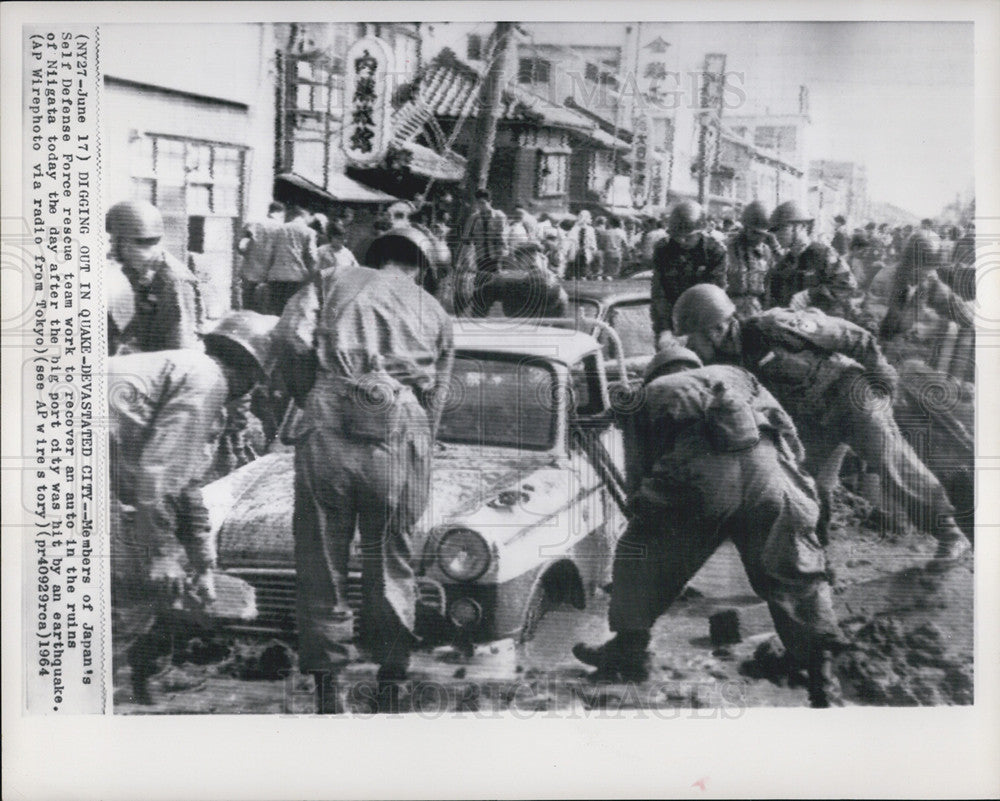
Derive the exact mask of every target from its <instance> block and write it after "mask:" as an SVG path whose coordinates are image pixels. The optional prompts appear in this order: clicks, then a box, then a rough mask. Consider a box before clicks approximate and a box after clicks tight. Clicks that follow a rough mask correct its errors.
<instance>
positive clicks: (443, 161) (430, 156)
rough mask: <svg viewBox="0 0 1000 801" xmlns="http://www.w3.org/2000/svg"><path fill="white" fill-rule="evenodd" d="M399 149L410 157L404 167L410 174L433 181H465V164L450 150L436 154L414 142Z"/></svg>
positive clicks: (406, 143)
mask: <svg viewBox="0 0 1000 801" xmlns="http://www.w3.org/2000/svg"><path fill="white" fill-rule="evenodd" d="M400 147H401V148H402V149H403V150H404V151H406V152H407V153H408V154H409V156H410V159H409V161H408V162H407V165H406V166H407V167H408V168H409V170H410V172H413V173H416V174H417V175H422V176H423V177H425V178H433V179H434V180H435V181H464V180H465V170H466V162H465V159H464V158H462V157H461V156H460V155H458V153H455V152H454V151H451V150H449V151H447V152H446V153H444V154H441V153H436V152H435V151H433V150H431V149H430V148H429V147H424V146H423V145H418V144H417V143H416V142H405V143H403V144H402V145H401V146H400Z"/></svg>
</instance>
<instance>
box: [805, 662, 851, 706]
mask: <svg viewBox="0 0 1000 801" xmlns="http://www.w3.org/2000/svg"><path fill="white" fill-rule="evenodd" d="M843 705H844V697H843V695H842V694H841V692H840V682H839V681H837V677H836V676H834V674H833V657H832V656H831V654H830V652H829V651H823V652H822V653H820V654H819V655H818V656H817V657H815V658H814V659H813V661H812V662H811V663H810V665H809V706H811V707H812V708H813V709H827V708H829V707H831V706H843Z"/></svg>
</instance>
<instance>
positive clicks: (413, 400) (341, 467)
mask: <svg viewBox="0 0 1000 801" xmlns="http://www.w3.org/2000/svg"><path fill="white" fill-rule="evenodd" d="M426 244H427V243H426V240H425V239H424V238H423V237H422V236H420V235H419V232H417V231H416V230H415V229H396V230H392V231H389V232H387V233H386V234H385V235H384V236H382V237H379V238H378V239H376V240H375V241H374V242H373V243H372V245H371V247H370V249H369V251H368V253H367V254H366V259H365V260H366V261H367V263H368V264H370V265H372V266H373V267H375V268H376V269H372V268H369V267H348V268H345V269H342V270H339V271H336V272H335V273H321V274H320V276H319V278H318V280H316V281H313V282H310V283H309V285H308V286H307V287H306V288H304V289H303V290H302V292H300V293H299V294H298V295H297V296H296V297H295V298H293V300H292V302H291V303H290V304H289V306H288V308H287V310H286V312H285V315H284V316H283V318H282V320H281V323H280V325H279V332H278V337H279V341H280V342H281V345H282V354H283V359H282V364H283V366H284V368H285V371H286V374H290V375H291V377H292V380H291V381H290V386H291V385H293V384H294V383H295V382H296V381H298V382H299V384H300V385H299V387H298V389H297V391H296V400H297V402H299V403H300V405H302V406H303V407H304V411H303V418H302V421H301V424H300V425H299V426H298V428H297V431H296V436H297V440H296V443H295V517H294V522H293V534H294V538H295V564H296V581H297V607H296V609H297V620H298V632H299V668H300V670H302V672H304V673H311V674H313V676H314V677H315V681H316V685H315V686H316V702H317V711H318V712H320V713H335V712H339V711H341V710H342V704H341V701H340V699H339V695H338V690H337V679H338V675H339V673H340V671H341V670H342V669H343V667H344V666H345V665H346V664H347V662H348V661H349V659H350V653H349V650H348V648H347V647H346V646H345V645H344V643H343V642H342V641H341V640H340V639H339V638H338V636H337V628H338V622H343V621H344V619H345V618H347V619H349V618H350V608H349V606H348V600H347V599H348V596H347V587H348V573H347V571H348V554H349V552H350V545H351V541H352V540H353V539H354V535H355V531H356V530H357V531H359V533H360V538H361V542H360V553H361V563H362V565H361V599H362V600H361V620H360V623H361V633H362V643H363V644H364V645H365V646H366V648H367V649H368V651H369V652H370V654H371V657H372V659H373V660H374V661H375V662H376V663H378V665H379V669H378V683H379V708H380V709H381V710H383V711H392V710H393V709H395V708H396V707H397V705H398V698H399V693H400V692H401V685H402V683H403V682H404V681H405V679H406V674H407V669H408V665H409V658H410V649H411V647H412V645H413V644H414V643H415V642H416V637H415V635H414V633H413V632H414V626H415V614H416V580H415V570H416V563H415V558H416V554H415V553H414V552H413V542H412V536H413V527H414V525H415V524H416V522H417V520H418V519H419V517H420V515H421V514H422V513H423V511H424V508H425V506H426V504H427V501H428V497H429V493H430V478H431V476H430V469H431V454H432V450H433V443H434V437H435V433H436V431H437V425H438V421H439V419H440V415H441V410H442V405H443V401H444V394H445V391H446V388H447V386H448V381H449V378H450V374H451V364H452V360H453V344H452V328H451V320H450V318H449V317H448V315H447V313H446V312H445V311H444V309H443V308H442V307H441V305H440V304H439V303H438V302H437V301H436V300H435V299H434V298H433V297H431V296H430V295H429V294H428V293H427V292H425V291H424V290H422V289H421V288H420V287H419V286H417V283H416V281H417V279H418V277H419V275H420V274H421V272H422V271H423V270H425V269H426V268H427V265H428V261H429V259H430V254H429V253H428V252H427V248H426ZM304 373H311V374H312V375H313V376H314V382H312V386H311V387H310V386H309V385H308V384H309V382H308V381H306V382H305V383H304V384H303V374H304Z"/></svg>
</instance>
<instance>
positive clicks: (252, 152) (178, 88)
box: [101, 24, 275, 319]
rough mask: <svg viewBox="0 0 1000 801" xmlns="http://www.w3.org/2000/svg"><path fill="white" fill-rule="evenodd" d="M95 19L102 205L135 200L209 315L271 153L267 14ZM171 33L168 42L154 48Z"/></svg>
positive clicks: (268, 177)
mask: <svg viewBox="0 0 1000 801" xmlns="http://www.w3.org/2000/svg"><path fill="white" fill-rule="evenodd" d="M168 27H169V28H170V30H169V31H165V30H164V26H162V25H155V26H154V25H102V26H101V39H102V41H101V44H102V47H101V67H102V72H103V74H104V85H103V96H102V100H101V113H102V122H103V125H104V132H103V134H104V138H103V154H102V161H103V164H102V173H101V175H102V181H103V187H102V191H103V194H104V202H105V208H107V207H108V206H110V205H111V204H113V203H116V202H118V201H120V200H127V199H133V198H135V199H144V200H149V201H150V202H152V203H154V204H155V205H156V206H157V207H158V208H159V209H160V211H161V212H162V213H163V217H164V224H165V228H166V235H165V237H164V244H165V246H166V248H167V250H169V251H170V252H171V253H172V254H174V255H175V256H177V257H178V258H180V259H182V260H184V261H186V262H187V263H188V264H189V266H190V267H191V268H192V269H193V270H194V271H195V273H196V274H197V276H198V279H199V283H200V285H201V289H202V300H203V305H204V311H205V314H206V316H207V317H208V318H209V319H212V318H217V317H219V316H220V315H221V314H223V313H224V312H225V311H226V310H227V309H228V308H229V307H230V304H231V302H232V300H233V297H234V293H235V287H234V281H233V273H234V268H235V264H234V252H235V244H236V239H237V237H238V235H239V231H240V229H241V227H242V224H243V221H244V220H245V219H247V218H248V217H253V216H257V215H260V216H263V215H264V213H265V212H266V210H267V203H268V201H269V199H270V197H271V184H272V180H273V171H272V165H273V163H274V145H275V141H274V126H275V115H274V103H273V98H274V87H275V46H274V39H273V30H272V29H271V27H270V26H268V25H260V24H246V25H211V26H206V25H177V26H168ZM164 42H170V47H164Z"/></svg>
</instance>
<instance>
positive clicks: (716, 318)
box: [673, 284, 736, 336]
mask: <svg viewBox="0 0 1000 801" xmlns="http://www.w3.org/2000/svg"><path fill="white" fill-rule="evenodd" d="M735 313H736V306H735V304H734V303H733V302H732V300H730V299H729V295H727V294H726V291H725V290H724V289H721V288H720V287H717V286H716V285H715V284H695V285H694V286H693V287H690V288H689V289H685V290H684V291H683V292H682V293H681V296H680V297H679V298H677V302H676V303H675V304H674V313H673V322H674V334H676V335H677V336H683V335H685V334H691V333H694V332H695V331H701V332H704V331H707V330H708V329H710V328H712V327H713V326H716V325H718V324H719V323H721V322H724V321H725V320H728V319H729V318H730V317H732V316H733V315H734V314H735Z"/></svg>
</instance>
